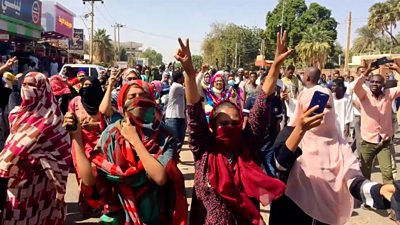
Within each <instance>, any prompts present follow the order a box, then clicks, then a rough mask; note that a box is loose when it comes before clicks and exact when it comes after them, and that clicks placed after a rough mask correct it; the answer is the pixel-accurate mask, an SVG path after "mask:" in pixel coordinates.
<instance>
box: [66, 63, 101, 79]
mask: <svg viewBox="0 0 400 225" xmlns="http://www.w3.org/2000/svg"><path fill="white" fill-rule="evenodd" d="M66 67H71V68H72V70H73V74H78V72H79V71H84V72H85V73H86V75H88V76H90V77H91V76H94V77H99V74H100V71H104V70H105V68H104V67H102V66H98V65H94V64H64V65H63V67H62V68H61V71H60V74H62V71H63V70H64V68H66Z"/></svg>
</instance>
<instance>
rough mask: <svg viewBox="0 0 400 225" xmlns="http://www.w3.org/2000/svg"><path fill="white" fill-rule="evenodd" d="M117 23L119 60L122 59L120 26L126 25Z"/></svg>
mask: <svg viewBox="0 0 400 225" xmlns="http://www.w3.org/2000/svg"><path fill="white" fill-rule="evenodd" d="M116 25H117V32H118V61H121V54H120V53H121V35H120V33H119V28H121V27H124V25H121V24H119V23H117V24H116Z"/></svg>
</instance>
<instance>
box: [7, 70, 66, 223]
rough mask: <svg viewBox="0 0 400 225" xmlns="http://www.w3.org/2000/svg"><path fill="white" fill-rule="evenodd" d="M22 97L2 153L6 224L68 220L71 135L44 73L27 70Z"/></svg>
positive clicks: (13, 112)
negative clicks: (63, 123) (66, 202)
mask: <svg viewBox="0 0 400 225" xmlns="http://www.w3.org/2000/svg"><path fill="white" fill-rule="evenodd" d="M21 97H22V104H21V106H17V107H15V108H14V109H13V110H12V111H11V112H10V115H9V120H10V135H9V136H8V138H7V141H6V144H5V147H4V149H3V151H2V152H1V154H0V181H1V182H0V184H1V185H5V186H6V187H7V188H6V190H7V200H6V202H5V204H4V205H3V204H2V203H1V206H4V211H3V212H2V215H3V218H2V219H3V221H4V224H26V225H36V224H41V225H63V224H64V223H65V219H66V213H67V208H66V204H65V201H64V196H65V192H66V187H67V178H68V171H69V166H70V161H71V152H70V147H71V146H70V142H71V140H70V137H69V135H68V133H67V131H66V130H65V129H64V128H63V127H62V114H61V111H60V108H59V107H58V104H57V101H56V99H55V98H54V95H53V92H52V90H51V87H50V83H49V81H48V79H47V78H46V76H45V75H43V74H41V73H35V72H31V73H28V74H27V75H26V77H25V79H24V82H23V85H22V88H21ZM3 187H4V186H2V188H3ZM2 190H3V189H2ZM3 194H4V193H1V195H2V196H1V198H3V197H4V195H3Z"/></svg>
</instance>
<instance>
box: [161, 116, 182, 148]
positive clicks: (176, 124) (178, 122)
mask: <svg viewBox="0 0 400 225" xmlns="http://www.w3.org/2000/svg"><path fill="white" fill-rule="evenodd" d="M165 125H166V126H167V128H168V130H169V132H171V135H172V136H173V137H174V138H176V140H177V147H178V154H179V153H180V152H181V148H182V145H183V141H184V140H185V133H186V119H183V118H173V119H170V118H166V119H165Z"/></svg>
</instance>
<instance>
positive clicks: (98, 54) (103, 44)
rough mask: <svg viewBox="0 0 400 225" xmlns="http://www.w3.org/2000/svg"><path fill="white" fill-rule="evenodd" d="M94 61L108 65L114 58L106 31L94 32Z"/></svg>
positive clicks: (110, 41)
mask: <svg viewBox="0 0 400 225" xmlns="http://www.w3.org/2000/svg"><path fill="white" fill-rule="evenodd" d="M93 42H94V59H95V62H96V63H106V64H107V63H110V62H111V61H113V58H114V50H113V45H112V40H111V38H110V35H109V34H107V31H106V29H98V30H96V32H95V34H94V37H93Z"/></svg>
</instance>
